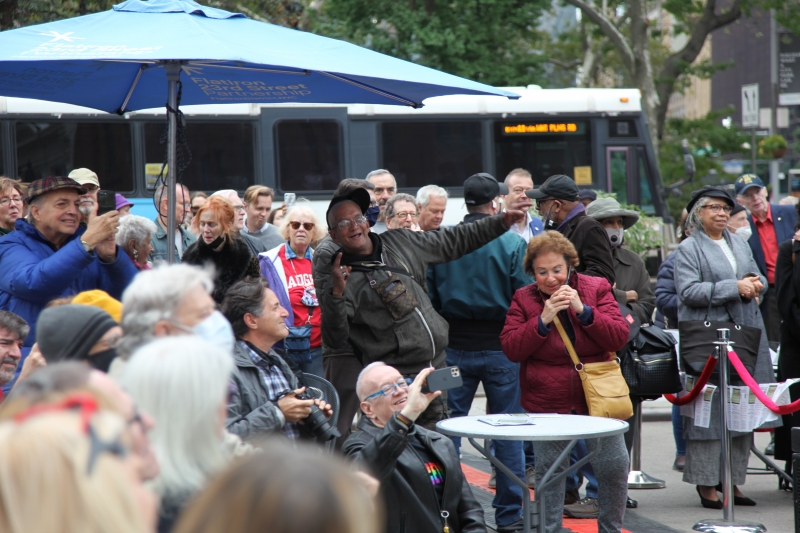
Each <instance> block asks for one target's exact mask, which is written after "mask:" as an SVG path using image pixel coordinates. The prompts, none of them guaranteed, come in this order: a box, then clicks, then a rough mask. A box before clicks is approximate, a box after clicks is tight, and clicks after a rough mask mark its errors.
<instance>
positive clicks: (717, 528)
mask: <svg viewBox="0 0 800 533" xmlns="http://www.w3.org/2000/svg"><path fill="white" fill-rule="evenodd" d="M692 529H694V530H695V531H702V532H703V533H765V532H766V531H767V528H765V527H764V525H763V524H759V523H758V522H739V521H738V520H736V521H733V522H726V521H725V520H720V519H718V518H715V519H710V520H701V521H699V522H698V523H696V524H695V525H693V526H692Z"/></svg>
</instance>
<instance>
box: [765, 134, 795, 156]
mask: <svg viewBox="0 0 800 533" xmlns="http://www.w3.org/2000/svg"><path fill="white" fill-rule="evenodd" d="M788 147H789V143H788V142H786V139H784V138H783V135H770V136H769V137H764V138H763V139H762V140H761V141H760V142H759V143H758V151H759V152H760V153H761V155H766V156H770V157H772V156H773V155H772V154H774V153H775V152H780V151H781V150H785V149H786V148H788Z"/></svg>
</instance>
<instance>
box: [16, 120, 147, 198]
mask: <svg viewBox="0 0 800 533" xmlns="http://www.w3.org/2000/svg"><path fill="white" fill-rule="evenodd" d="M16 140H17V177H18V178H19V179H21V180H22V181H26V182H31V181H34V180H38V179H42V178H46V177H48V176H66V175H67V174H69V173H70V172H71V171H73V170H74V169H76V168H88V169H91V170H93V171H94V172H95V173H96V174H97V176H98V178H99V180H100V186H101V187H102V188H103V189H106V190H111V191H117V192H120V193H131V192H133V190H134V184H133V155H132V152H133V144H132V142H131V126H130V124H127V123H103V122H17V123H16Z"/></svg>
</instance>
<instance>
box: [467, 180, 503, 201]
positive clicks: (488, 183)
mask: <svg viewBox="0 0 800 533" xmlns="http://www.w3.org/2000/svg"><path fill="white" fill-rule="evenodd" d="M501 194H508V187H506V184H505V183H499V182H498V181H497V180H496V179H494V176H492V175H490V174H487V173H485V172H479V173H477V174H473V175H472V176H470V177H468V178H467V181H465V182H464V202H465V203H466V204H467V205H484V204H488V203H489V202H491V201H492V200H494V199H495V198H497V197H498V196H499V195H501Z"/></svg>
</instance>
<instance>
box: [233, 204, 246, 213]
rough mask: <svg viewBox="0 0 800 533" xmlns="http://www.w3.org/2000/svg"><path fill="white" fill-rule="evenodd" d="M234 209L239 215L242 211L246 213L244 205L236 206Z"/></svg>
mask: <svg viewBox="0 0 800 533" xmlns="http://www.w3.org/2000/svg"><path fill="white" fill-rule="evenodd" d="M233 209H234V210H235V211H238V212H239V213H241V212H242V211H244V210H245V207H244V204H242V205H235V206H233Z"/></svg>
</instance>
